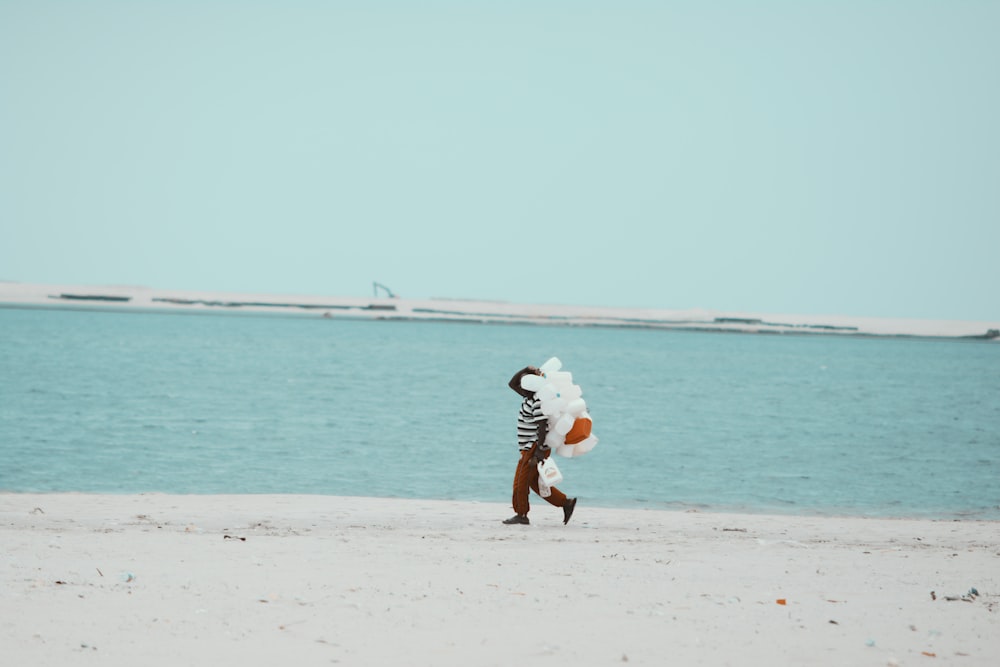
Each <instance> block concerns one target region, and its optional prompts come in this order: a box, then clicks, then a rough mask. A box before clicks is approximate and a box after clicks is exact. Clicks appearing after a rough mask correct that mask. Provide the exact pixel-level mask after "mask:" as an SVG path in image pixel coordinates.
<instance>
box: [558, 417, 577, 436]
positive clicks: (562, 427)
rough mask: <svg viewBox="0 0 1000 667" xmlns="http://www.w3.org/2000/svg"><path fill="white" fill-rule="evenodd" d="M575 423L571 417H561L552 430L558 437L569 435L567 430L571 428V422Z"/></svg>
mask: <svg viewBox="0 0 1000 667" xmlns="http://www.w3.org/2000/svg"><path fill="white" fill-rule="evenodd" d="M575 421H576V420H575V419H573V417H572V416H571V415H563V416H562V417H560V418H559V421H557V422H556V426H555V428H554V429H553V430H554V431H555V432H556V433H558V434H559V435H562V436H565V435H566V434H567V433H569V430H570V429H571V428H573V422H575Z"/></svg>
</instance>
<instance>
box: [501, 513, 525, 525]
mask: <svg viewBox="0 0 1000 667" xmlns="http://www.w3.org/2000/svg"><path fill="white" fill-rule="evenodd" d="M503 522H504V523H505V524H507V525H508V526H509V525H511V524H518V523H519V524H523V525H525V526H527V525H528V524H529V523H531V522H530V521H528V515H527V514H515V515H514V516H512V517H511V518H509V519H504V520H503Z"/></svg>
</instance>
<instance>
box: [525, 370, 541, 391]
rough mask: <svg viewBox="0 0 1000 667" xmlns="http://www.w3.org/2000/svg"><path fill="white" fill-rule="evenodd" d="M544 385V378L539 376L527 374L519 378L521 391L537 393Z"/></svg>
mask: <svg viewBox="0 0 1000 667" xmlns="http://www.w3.org/2000/svg"><path fill="white" fill-rule="evenodd" d="M544 385H545V378H543V377H542V376H541V375H532V374H530V373H529V374H527V375H524V376H522V377H521V389H527V390H528V391H538V390H539V389H541V388H542V387H543V386H544Z"/></svg>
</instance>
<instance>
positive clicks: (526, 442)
mask: <svg viewBox="0 0 1000 667" xmlns="http://www.w3.org/2000/svg"><path fill="white" fill-rule="evenodd" d="M546 419H548V418H547V417H546V416H545V415H543V414H542V399H540V398H538V396H537V395H535V394H532V395H531V396H528V397H527V398H525V399H524V401H523V402H522V403H521V411H520V412H518V413H517V448H518V449H520V450H521V451H522V452H523V451H527V450H529V449H531V446H532V445H534V444H535V440H537V439H538V424H539V422H544V421H545V420H546ZM542 449H548V447H546V446H545V443H542Z"/></svg>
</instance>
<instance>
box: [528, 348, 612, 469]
mask: <svg viewBox="0 0 1000 667" xmlns="http://www.w3.org/2000/svg"><path fill="white" fill-rule="evenodd" d="M561 369H562V362H561V361H559V359H558V358H557V357H552V358H551V359H549V360H548V361H546V362H545V363H544V364H542V365H541V367H540V368H539V370H541V371H542V374H541V375H525V376H523V377H522V378H521V387H522V388H524V389H527V390H528V391H533V392H535V393H536V394H537V395H538V398H540V399H541V401H542V414H544V415H545V416H546V417H548V420H549V433H548V435H547V436H546V438H545V444H547V445H548V446H549V447H551V448H552V450H553V451H554V452H555V453H556V454H559V455H560V456H565V457H567V458H569V457H572V456H581V455H583V454H586V453H587V452H589V451H590V450H591V449H593V448H594V447H595V446H596V445H597V436H595V435H592V434H591V432H590V428H591V425H592V421H591V419H590V414H588V413H587V403H586V402H585V401H584V400H583V390H582V389H580V387H579V386H578V385H575V384H573V374H572V373H569V372H566V371H563V370H561Z"/></svg>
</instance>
